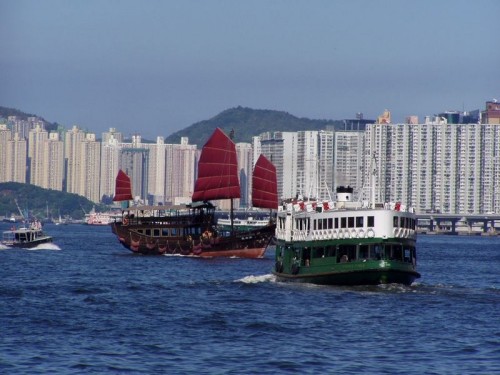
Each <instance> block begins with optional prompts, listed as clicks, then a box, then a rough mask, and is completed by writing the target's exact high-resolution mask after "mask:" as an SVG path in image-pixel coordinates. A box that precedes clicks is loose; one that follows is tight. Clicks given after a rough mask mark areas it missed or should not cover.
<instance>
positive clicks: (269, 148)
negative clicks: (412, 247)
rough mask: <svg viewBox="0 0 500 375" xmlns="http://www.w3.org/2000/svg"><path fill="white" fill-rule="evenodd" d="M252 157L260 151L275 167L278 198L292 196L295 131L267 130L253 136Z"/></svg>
mask: <svg viewBox="0 0 500 375" xmlns="http://www.w3.org/2000/svg"><path fill="white" fill-rule="evenodd" d="M253 150H254V156H253V159H254V160H255V161H257V159H258V157H259V155H260V154H261V153H262V154H263V155H264V156H265V157H266V158H267V159H269V161H271V163H273V165H274V166H275V167H276V175H277V176H276V179H277V183H278V198H279V199H288V198H293V197H295V196H296V195H297V194H298V190H297V186H298V185H297V163H296V161H297V151H298V148H297V133H296V132H267V133H262V134H260V135H259V136H258V137H253Z"/></svg>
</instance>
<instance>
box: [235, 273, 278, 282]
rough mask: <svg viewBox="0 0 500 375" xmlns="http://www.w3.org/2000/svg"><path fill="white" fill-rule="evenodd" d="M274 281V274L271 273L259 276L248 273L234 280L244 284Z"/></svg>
mask: <svg viewBox="0 0 500 375" xmlns="http://www.w3.org/2000/svg"><path fill="white" fill-rule="evenodd" d="M275 281H276V276H274V275H272V274H270V273H269V274H267V275H260V276H254V275H249V276H245V277H244V278H242V279H238V280H236V282H241V283H245V284H257V283H268V282H275Z"/></svg>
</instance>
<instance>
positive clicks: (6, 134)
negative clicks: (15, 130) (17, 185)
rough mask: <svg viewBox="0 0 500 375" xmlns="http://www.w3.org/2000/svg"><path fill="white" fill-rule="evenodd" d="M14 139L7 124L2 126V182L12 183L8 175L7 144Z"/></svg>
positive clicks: (0, 128)
mask: <svg viewBox="0 0 500 375" xmlns="http://www.w3.org/2000/svg"><path fill="white" fill-rule="evenodd" d="M11 138H12V132H11V131H10V129H9V128H7V125H6V124H0V182H7V181H11V180H10V179H11V176H8V174H7V143H8V142H9V141H10V140H11Z"/></svg>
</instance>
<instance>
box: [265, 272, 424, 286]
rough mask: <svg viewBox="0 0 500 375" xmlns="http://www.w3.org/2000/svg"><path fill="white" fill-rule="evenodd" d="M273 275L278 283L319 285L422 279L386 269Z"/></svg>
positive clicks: (375, 283)
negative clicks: (290, 282) (289, 282)
mask: <svg viewBox="0 0 500 375" xmlns="http://www.w3.org/2000/svg"><path fill="white" fill-rule="evenodd" d="M273 274H274V275H275V276H276V278H277V280H278V281H292V282H304V283H311V284H319V285H379V284H392V283H396V284H403V285H411V284H412V283H413V282H414V281H415V280H416V279H417V278H419V277H420V274H419V273H418V272H414V271H402V270H384V269H378V270H377V269H374V270H360V271H346V272H341V271H340V272H330V273H324V274H310V275H307V274H306V275H290V274H283V273H278V272H276V271H274V272H273Z"/></svg>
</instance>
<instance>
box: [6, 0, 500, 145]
mask: <svg viewBox="0 0 500 375" xmlns="http://www.w3.org/2000/svg"><path fill="white" fill-rule="evenodd" d="M499 14H500V1H497V0H480V1H469V0H467V1H463V0H449V1H446V0H421V1H411V2H409V1H399V0H393V1H392V0H378V1H370V0H350V1H347V0H345V1H335V0H329V1H326V0H323V1H315V0H309V1H305V0H304V1H298V0H287V1H284V0H281V1H280V0H251V1H250V0H248V1H238V0H219V1H216V0H214V1H210V0H205V1H201V0H199V1H194V0H193V1H192V0H182V1H181V0H179V1H168V0H164V1H148V0H143V1H131V0H114V1H109V0H108V1H106V0H73V1H66V0H60V1H59V0H44V1H39V0H0V16H1V17H0V51H1V53H0V105H2V106H6V107H14V108H18V109H21V110H23V111H25V112H30V113H35V114H38V115H40V116H42V117H44V118H45V119H47V120H48V121H57V122H59V123H61V124H63V125H65V126H67V127H70V126H72V125H79V126H81V127H82V128H84V129H88V130H90V131H93V132H95V133H97V134H98V136H100V133H101V132H103V131H106V130H107V129H108V128H109V127H116V128H117V129H118V130H120V131H122V132H123V133H124V134H125V135H126V136H128V135H130V134H133V133H139V134H142V135H143V137H145V138H150V139H152V138H154V137H156V136H157V135H162V136H168V135H169V134H171V133H172V132H175V131H177V130H179V129H183V128H185V127H187V126H189V125H191V124H193V123H195V122H197V121H201V120H205V119H208V118H211V117H213V116H215V115H217V114H218V113H219V112H221V111H223V110H225V109H228V108H231V107H235V106H238V105H241V106H244V107H251V108H255V109H275V110H283V111H287V112H289V113H291V114H293V115H295V116H298V117H308V118H313V119H344V118H353V117H354V116H355V114H356V112H363V113H364V116H365V118H376V117H377V116H378V115H380V114H381V113H382V112H383V111H384V109H389V110H390V111H391V112H392V115H393V121H403V120H404V118H405V116H407V115H418V116H420V117H421V119H422V118H423V116H425V115H432V114H435V113H438V112H440V111H444V110H462V109H465V110H472V109H483V108H484V103H485V101H487V100H491V99H493V98H498V99H500V74H499V70H500V69H499V68H500V45H499V42H498V36H499V35H500V33H499V31H500V22H499V21H498V15H499Z"/></svg>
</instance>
